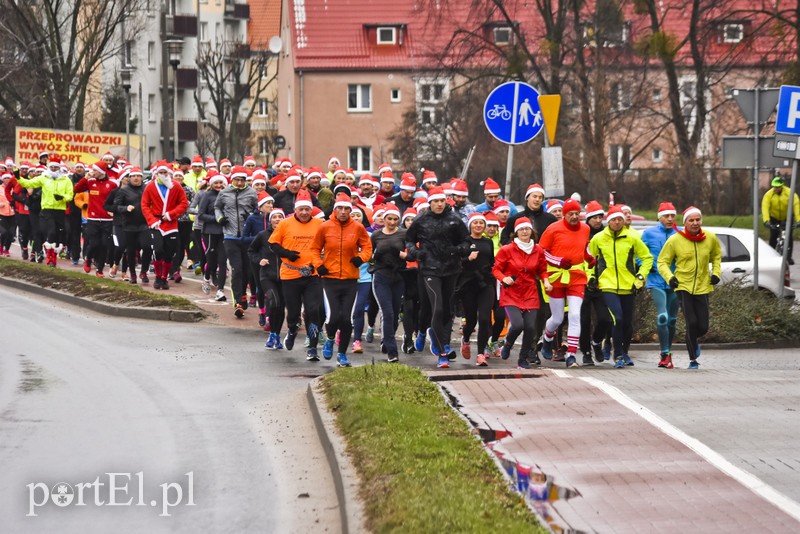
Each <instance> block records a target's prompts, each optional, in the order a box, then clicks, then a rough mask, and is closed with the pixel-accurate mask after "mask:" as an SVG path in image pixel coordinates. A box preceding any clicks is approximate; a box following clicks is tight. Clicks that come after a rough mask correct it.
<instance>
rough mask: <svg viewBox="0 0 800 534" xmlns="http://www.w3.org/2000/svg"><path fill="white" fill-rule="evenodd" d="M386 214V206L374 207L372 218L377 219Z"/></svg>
mask: <svg viewBox="0 0 800 534" xmlns="http://www.w3.org/2000/svg"><path fill="white" fill-rule="evenodd" d="M385 212H386V206H385V205H384V204H379V205H377V206H373V211H372V218H373V219H375V218H376V217H381V216H382V215H383V214H384V213H385Z"/></svg>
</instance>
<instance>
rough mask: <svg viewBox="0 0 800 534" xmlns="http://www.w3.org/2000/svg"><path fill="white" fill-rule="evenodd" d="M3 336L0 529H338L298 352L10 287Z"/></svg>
mask: <svg viewBox="0 0 800 534" xmlns="http://www.w3.org/2000/svg"><path fill="white" fill-rule="evenodd" d="M0 334H1V335H2V338H1V339H2V341H1V342H0V414H2V415H1V416H0V465H2V466H3V467H2V472H3V475H2V479H1V481H0V517H2V518H3V526H2V527H0V531H4V532H56V531H58V532H82V533H86V532H118V531H121V528H122V527H123V526H124V528H122V530H124V531H137V532H310V531H315V532H338V531H339V528H340V527H339V525H340V523H339V511H338V505H337V501H336V496H335V492H334V488H333V482H332V479H331V474H330V470H329V467H328V464H327V462H326V460H325V456H324V453H323V451H322V448H321V446H320V444H319V439H318V437H317V434H316V431H315V429H314V427H313V422H312V418H311V416H310V412H309V408H308V404H307V401H306V397H305V393H306V388H307V385H308V381H309V376H314V375H316V374H318V373H320V372H321V371H322V370H321V369H320V368H311V367H309V366H308V365H307V364H306V362H305V361H304V360H305V359H304V358H303V357H302V353H301V352H300V351H295V352H293V353H287V352H285V351H284V352H282V353H269V352H267V351H265V350H264V348H263V333H261V332H259V331H257V330H253V331H247V330H239V329H236V330H234V329H230V328H224V327H216V326H209V325H204V324H199V325H194V324H175V323H164V322H156V321H141V320H130V319H127V320H123V319H115V318H109V317H104V316H101V315H98V314H94V313H92V312H88V311H84V310H81V309H79V308H74V307H70V306H64V305H61V304H55V303H52V302H50V301H47V300H43V299H38V298H32V297H30V296H28V295H27V294H23V293H17V292H14V291H11V290H8V289H5V288H0ZM108 473H121V474H120V475H108ZM137 473H141V474H137ZM187 473H189V475H187ZM58 482H65V483H67V485H68V486H69V489H67V487H66V486H64V485H61V487H62V488H63V491H62V492H61V493H59V486H55V490H54V491H55V497H54V500H52V501H50V502H48V501H47V498H48V497H49V495H48V494H49V493H50V491H51V490H52V489H53V488H54V485H56V483H58ZM80 484H83V486H82V487H81V486H80ZM101 484H102V485H101ZM112 484H113V485H114V486H115V487H116V488H118V489H116V490H114V491H113V492H110V491H109V487H110V486H111V485H112ZM120 488H124V489H120ZM179 488H180V489H179ZM179 492H180V494H179ZM110 493H113V501H114V502H115V503H117V504H118V505H116V506H111V505H110V502H111V498H112V496H111V495H110ZM70 495H72V502H71V503H70V504H67V505H65V506H63V507H60V506H57V505H56V504H54V502H57V501H58V500H59V499H61V498H62V497H63V499H68V498H69V496H70ZM81 496H82V499H81V500H82V501H83V502H82V504H83V505H82V506H81V505H80V504H81V502H80V500H79V497H81ZM119 503H123V504H121V505H119ZM139 503H141V504H139ZM166 503H169V504H170V505H171V504H174V506H168V505H167V504H166Z"/></svg>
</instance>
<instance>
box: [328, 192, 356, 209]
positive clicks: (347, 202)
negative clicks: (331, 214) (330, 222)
mask: <svg viewBox="0 0 800 534" xmlns="http://www.w3.org/2000/svg"><path fill="white" fill-rule="evenodd" d="M333 207H334V208H352V207H353V200H352V199H351V198H350V196H349V195H348V194H347V193H339V194H338V195H336V202H334V203H333Z"/></svg>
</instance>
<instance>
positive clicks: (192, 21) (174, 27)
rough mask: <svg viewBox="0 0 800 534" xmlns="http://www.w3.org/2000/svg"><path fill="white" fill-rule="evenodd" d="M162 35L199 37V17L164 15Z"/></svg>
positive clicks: (162, 17) (162, 16) (162, 18)
mask: <svg viewBox="0 0 800 534" xmlns="http://www.w3.org/2000/svg"><path fill="white" fill-rule="evenodd" d="M161 35H162V36H164V37H197V16H195V15H170V14H167V13H162V15H161Z"/></svg>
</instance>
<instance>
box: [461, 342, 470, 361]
mask: <svg viewBox="0 0 800 534" xmlns="http://www.w3.org/2000/svg"><path fill="white" fill-rule="evenodd" d="M461 355H462V356H463V357H464V358H465V359H467V360H469V359H470V358H471V357H472V349H471V348H470V347H469V340H468V339H462V340H461Z"/></svg>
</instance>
